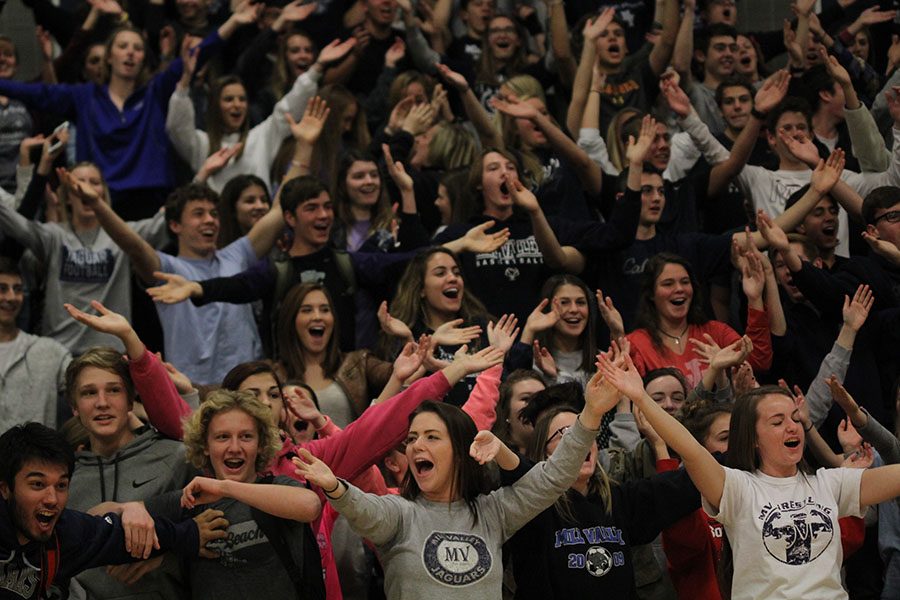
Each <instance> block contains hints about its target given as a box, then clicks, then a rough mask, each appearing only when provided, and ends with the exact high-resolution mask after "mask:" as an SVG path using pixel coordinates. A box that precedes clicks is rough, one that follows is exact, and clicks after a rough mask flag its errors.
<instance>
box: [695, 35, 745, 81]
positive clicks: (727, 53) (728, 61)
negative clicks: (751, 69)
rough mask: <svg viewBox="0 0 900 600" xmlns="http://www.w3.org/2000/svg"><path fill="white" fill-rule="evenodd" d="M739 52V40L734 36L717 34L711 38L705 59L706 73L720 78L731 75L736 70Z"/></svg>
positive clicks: (704, 67)
mask: <svg viewBox="0 0 900 600" xmlns="http://www.w3.org/2000/svg"><path fill="white" fill-rule="evenodd" d="M738 52H739V48H738V45H737V42H735V40H734V38H733V37H732V36H730V35H716V36H713V37H712V38H710V40H709V48H708V49H707V51H706V56H705V57H704V61H703V69H704V71H705V73H706V75H707V76H709V77H713V78H715V79H719V80H721V79H723V78H725V77H727V76H729V75H731V74H732V73H733V72H734V61H735V57H736V56H737V54H738ZM701 56H702V53H701Z"/></svg>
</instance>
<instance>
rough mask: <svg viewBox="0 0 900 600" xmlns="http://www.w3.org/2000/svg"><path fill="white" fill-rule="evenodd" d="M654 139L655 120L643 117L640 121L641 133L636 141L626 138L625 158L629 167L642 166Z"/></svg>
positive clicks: (646, 116) (647, 116)
mask: <svg viewBox="0 0 900 600" xmlns="http://www.w3.org/2000/svg"><path fill="white" fill-rule="evenodd" d="M655 137H656V119H654V118H653V117H651V116H650V115H645V116H644V118H643V120H641V132H640V134H639V135H638V139H637V140H635V139H634V136H632V135H630V136H628V148H627V149H626V150H625V158H626V159H627V160H628V162H629V163H630V164H631V165H635V166H636V165H643V164H644V161H645V160H646V159H647V154H648V153H649V152H650V146H652V145H653V139H654V138H655Z"/></svg>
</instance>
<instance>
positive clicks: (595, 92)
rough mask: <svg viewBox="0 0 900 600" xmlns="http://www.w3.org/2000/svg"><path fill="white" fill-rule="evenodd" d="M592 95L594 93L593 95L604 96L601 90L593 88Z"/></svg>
mask: <svg viewBox="0 0 900 600" xmlns="http://www.w3.org/2000/svg"><path fill="white" fill-rule="evenodd" d="M591 93H592V94H602V93H603V92H601V91H600V90H597V89H594V88H591Z"/></svg>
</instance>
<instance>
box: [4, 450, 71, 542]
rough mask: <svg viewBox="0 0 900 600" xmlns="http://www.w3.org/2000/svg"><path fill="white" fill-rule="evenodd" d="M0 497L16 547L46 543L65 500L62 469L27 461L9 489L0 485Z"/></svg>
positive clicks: (65, 480) (66, 489) (64, 471)
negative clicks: (11, 526)
mask: <svg viewBox="0 0 900 600" xmlns="http://www.w3.org/2000/svg"><path fill="white" fill-rule="evenodd" d="M0 494H2V495H3V499H4V500H5V501H6V503H7V504H8V505H9V512H10V516H11V517H12V521H13V525H14V526H15V528H16V537H17V538H18V541H19V544H22V545H25V544H27V543H28V542H29V541H35V542H41V543H43V542H46V541H49V540H50V538H51V537H52V535H53V528H54V527H56V522H57V521H58V520H59V516H60V515H61V514H62V511H63V509H65V507H66V503H67V502H68V500H69V472H68V469H67V467H66V465H61V464H55V463H48V462H45V461H42V460H36V459H29V460H26V461H25V462H24V463H23V464H22V468H21V469H19V472H18V473H16V475H15V479H14V481H13V489H10V488H9V486H8V485H7V484H6V483H0Z"/></svg>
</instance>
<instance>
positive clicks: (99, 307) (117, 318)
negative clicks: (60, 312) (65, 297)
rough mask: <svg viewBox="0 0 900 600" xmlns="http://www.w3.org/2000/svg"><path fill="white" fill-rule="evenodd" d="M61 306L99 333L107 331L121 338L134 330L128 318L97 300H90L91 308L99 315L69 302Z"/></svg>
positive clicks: (74, 317)
mask: <svg viewBox="0 0 900 600" xmlns="http://www.w3.org/2000/svg"><path fill="white" fill-rule="evenodd" d="M63 308H65V309H66V312H68V313H69V315H70V316H71V317H72V318H73V319H75V320H76V321H78V322H79V323H82V324H84V325H87V326H88V327H90V328H91V329H93V330H94V331H99V332H100V333H108V334H110V335H114V336H116V337H119V338H121V337H124V336H126V335H128V334H129V333H131V332H132V331H134V329H133V328H132V327H131V323H129V322H128V319H126V318H125V317H123V316H122V315H120V314H119V313H117V312H113V311H111V310H109V309H108V308H106V307H105V306H103V304H101V303H100V302H99V301H97V300H91V308H93V309H94V310H96V311H97V312H98V313H100V315H99V316H97V315H91V314H88V313H86V312H84V311H81V310H79V309H77V308H75V307H74V306H72V305H71V304H63Z"/></svg>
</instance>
